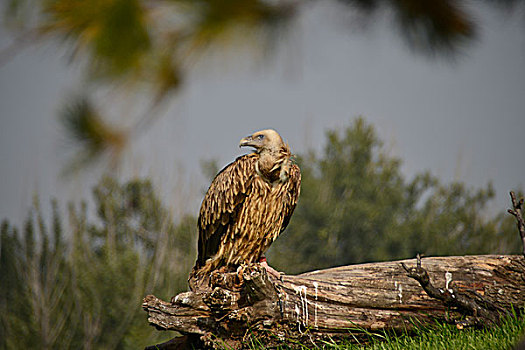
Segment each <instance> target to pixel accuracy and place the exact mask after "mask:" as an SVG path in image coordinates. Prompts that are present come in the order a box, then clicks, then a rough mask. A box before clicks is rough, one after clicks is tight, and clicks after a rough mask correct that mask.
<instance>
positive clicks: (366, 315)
mask: <svg viewBox="0 0 525 350" xmlns="http://www.w3.org/2000/svg"><path fill="white" fill-rule="evenodd" d="M401 263H404V264H405V265H407V266H409V267H411V266H416V259H409V260H403V261H394V262H382V263H370V264H360V265H351V266H344V267H337V268H331V269H326V270H320V271H313V272H309V273H305V274H301V275H298V276H284V277H283V279H282V281H278V280H270V279H269V278H268V276H267V274H266V271H265V270H264V269H263V268H262V267H260V266H259V265H258V264H253V265H250V266H244V267H243V269H242V271H239V272H238V273H237V272H234V273H226V274H222V276H220V278H218V277H219V276H216V277H215V278H214V277H213V276H212V278H211V281H212V283H211V286H210V287H209V288H207V289H204V290H199V291H196V292H186V293H181V294H179V295H177V296H176V297H174V300H173V301H174V302H173V304H172V303H168V302H164V301H161V300H159V299H157V298H156V297H154V296H147V297H146V298H145V299H144V303H143V308H144V309H145V310H146V311H147V312H148V314H149V318H148V320H149V322H150V323H151V324H152V325H154V326H156V327H157V328H159V329H166V330H176V331H179V332H181V333H183V334H198V335H200V336H201V337H202V339H203V340H204V341H205V343H206V344H207V345H210V346H214V345H217V344H220V343H221V342H224V343H227V344H228V346H232V347H234V348H238V347H242V344H243V343H245V342H246V341H248V340H249V339H250V337H252V336H256V337H258V338H260V339H262V340H263V341H265V342H267V343H269V344H278V343H279V342H280V341H284V340H285V339H286V341H289V339H296V340H299V341H301V342H302V343H303V344H308V343H309V342H314V343H315V342H318V341H319V340H320V339H326V338H329V337H331V338H340V337H348V336H350V332H351V331H352V330H355V329H356V328H358V327H361V328H363V329H366V330H369V331H376V330H383V329H393V330H404V329H410V328H411V327H412V322H411V320H410V319H411V318H412V319H418V320H419V321H420V322H422V323H423V324H425V323H433V322H434V321H435V320H436V319H438V320H445V319H446V311H447V309H449V308H447V307H446V306H445V305H444V304H443V302H441V301H440V300H436V299H433V298H431V297H429V296H428V295H427V293H426V292H425V291H424V290H423V289H422V287H421V286H420V284H419V283H418V282H417V281H416V280H414V279H412V278H410V277H408V276H407V273H406V271H405V270H404V269H403V268H402V266H401ZM422 266H423V268H424V269H425V270H426V271H427V272H428V274H429V276H430V280H431V283H432V284H433V286H434V287H436V288H437V289H450V288H452V286H453V288H454V290H455V291H457V292H459V293H463V294H464V295H466V296H469V295H472V296H473V297H474V296H476V297H477V298H479V297H481V298H482V299H483V300H485V301H486V302H487V303H489V304H491V305H495V306H496V307H497V308H498V309H501V310H509V309H510V308H511V307H512V306H513V307H515V308H516V307H522V306H524V305H525V259H524V257H522V256H500V255H484V256H458V257H436V258H425V259H423V260H422ZM235 278H236V279H237V281H239V278H241V281H240V284H239V283H237V285H238V286H239V287H238V288H232V287H231V285H232V284H231V283H230V284H228V283H227V281H228V280H229V279H230V280H233V279H235ZM218 281H223V282H222V283H219V282H218ZM228 288H229V289H228ZM448 311H449V313H448V314H449V315H452V316H460V313H459V312H457V311H455V310H454V308H453V309H452V310H450V309H449V310H448ZM478 316H479V315H478Z"/></svg>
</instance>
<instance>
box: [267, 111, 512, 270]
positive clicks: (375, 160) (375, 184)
mask: <svg viewBox="0 0 525 350" xmlns="http://www.w3.org/2000/svg"><path fill="white" fill-rule="evenodd" d="M326 137H327V142H326V146H325V148H324V152H323V153H322V154H321V155H316V154H314V153H313V152H311V153H309V154H307V155H305V156H300V157H298V160H297V161H298V163H299V166H300V167H301V172H302V185H301V196H300V199H299V204H298V205H297V208H296V210H295V213H294V216H293V217H292V220H291V222H290V225H289V227H288V229H287V230H286V231H285V232H284V233H283V234H282V235H281V236H280V237H279V239H278V240H277V241H276V242H275V243H274V244H273V245H272V247H271V248H270V252H269V254H268V256H269V261H270V262H271V263H272V264H274V265H276V267H278V268H280V269H282V270H284V271H285V272H286V273H297V272H303V271H307V270H312V269H320V268H326V267H331V266H339V265H348V264H352V263H358V262H367V261H381V260H391V259H399V258H411V257H414V256H415V255H416V254H417V253H424V254H426V255H454V254H458V255H463V254H471V253H477V254H480V253H518V252H519V242H517V238H516V237H514V235H510V234H509V232H512V230H514V228H513V221H512V218H510V217H506V216H505V215H504V213H500V214H498V215H494V216H489V215H487V213H486V206H487V203H488V202H489V201H490V199H492V198H493V197H494V191H493V189H492V187H491V185H490V184H488V185H487V186H486V187H485V188H480V189H469V188H467V187H466V186H465V185H464V184H463V183H457V182H454V183H451V184H442V183H441V182H440V181H439V180H438V179H437V178H435V177H434V176H432V175H431V174H429V173H423V174H418V175H416V176H415V177H414V179H413V180H412V181H407V180H406V179H405V178H404V176H403V175H402V173H401V171H400V165H401V161H400V160H399V159H397V158H394V157H391V156H388V155H387V153H386V152H385V151H384V150H383V148H382V147H381V141H380V140H379V139H378V137H377V135H376V132H375V130H374V128H373V126H372V125H370V124H367V123H366V122H365V120H364V119H363V118H357V119H356V120H354V122H353V123H352V125H351V126H349V127H347V128H345V129H344V130H342V131H341V132H337V131H333V130H332V131H328V132H327V135H326ZM513 238H516V239H513Z"/></svg>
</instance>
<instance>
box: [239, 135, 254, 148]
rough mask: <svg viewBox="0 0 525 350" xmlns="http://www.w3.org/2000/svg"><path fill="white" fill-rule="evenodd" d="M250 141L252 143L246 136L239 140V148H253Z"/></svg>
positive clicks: (251, 138)
mask: <svg viewBox="0 0 525 350" xmlns="http://www.w3.org/2000/svg"><path fill="white" fill-rule="evenodd" d="M252 141H253V137H252V136H251V135H250V136H246V137H245V138H243V139H241V141H240V142H239V147H247V146H253V144H252Z"/></svg>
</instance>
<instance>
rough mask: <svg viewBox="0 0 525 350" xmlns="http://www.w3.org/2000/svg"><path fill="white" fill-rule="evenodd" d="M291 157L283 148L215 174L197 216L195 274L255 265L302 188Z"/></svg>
mask: <svg viewBox="0 0 525 350" xmlns="http://www.w3.org/2000/svg"><path fill="white" fill-rule="evenodd" d="M290 157H291V154H290V151H289V148H288V146H287V145H284V144H283V146H282V147H281V149H280V150H279V152H278V153H277V154H273V156H272V157H268V156H266V157H264V156H261V154H259V153H251V154H247V155H244V156H241V157H238V158H237V159H236V160H235V161H234V162H232V163H231V164H229V165H227V166H226V167H225V168H224V169H222V170H221V171H220V172H219V173H218V174H217V176H216V177H215V179H214V180H213V181H212V183H211V185H210V188H209V189H208V191H207V193H206V195H205V197H204V200H203V202H202V205H201V210H200V214H199V220H198V227H199V247H198V259H197V265H196V268H197V270H198V272H199V273H205V272H210V271H212V270H214V269H217V268H218V267H220V266H232V267H235V266H238V265H240V264H241V263H252V262H256V261H258V259H259V258H260V257H261V256H262V255H263V254H264V253H265V252H266V250H267V249H268V248H269V247H270V244H271V243H272V242H273V241H274V240H275V239H276V238H277V237H278V236H279V234H280V233H281V232H282V231H283V230H284V229H285V228H286V226H287V225H288V223H289V222H290V218H291V216H292V213H293V211H294V209H295V206H296V204H297V200H298V197H299V192H300V186H301V172H300V170H299V167H298V166H297V165H295V164H292V162H291V160H290ZM283 174H284V175H283Z"/></svg>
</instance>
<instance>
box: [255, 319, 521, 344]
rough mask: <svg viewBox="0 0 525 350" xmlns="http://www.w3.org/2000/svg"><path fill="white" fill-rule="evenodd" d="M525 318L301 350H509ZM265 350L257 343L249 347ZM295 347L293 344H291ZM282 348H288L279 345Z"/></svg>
mask: <svg viewBox="0 0 525 350" xmlns="http://www.w3.org/2000/svg"><path fill="white" fill-rule="evenodd" d="M524 333H525V319H524V318H523V317H518V316H516V315H515V314H514V315H513V316H510V317H508V318H506V319H505V320H504V321H503V322H502V324H501V325H499V326H498V327H487V328H483V329H463V330H458V329H457V328H456V327H455V326H454V325H449V324H436V326H435V327H432V328H431V329H429V328H425V329H423V328H419V329H416V330H415V333H414V334H412V335H408V334H401V335H392V334H389V333H388V332H382V333H368V340H367V342H366V344H364V343H363V344H353V343H350V342H346V343H326V345H325V346H323V347H322V348H312V347H311V346H307V345H303V347H302V348H303V349H323V350H415V349H417V350H427V349H428V350H451V349H461V350H463V349H472V350H484V349H487V350H489V349H490V350H497V349H504V350H510V349H513V347H514V346H515V345H516V344H517V343H518V342H519V341H520V340H523V339H524V337H525V334H524ZM250 348H251V349H253V350H264V349H266V348H265V347H264V346H261V345H260V344H258V345H255V344H254V346H253V347H250ZM294 348H296V347H294ZM281 349H282V350H286V349H288V347H286V346H285V347H282V348H281Z"/></svg>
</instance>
